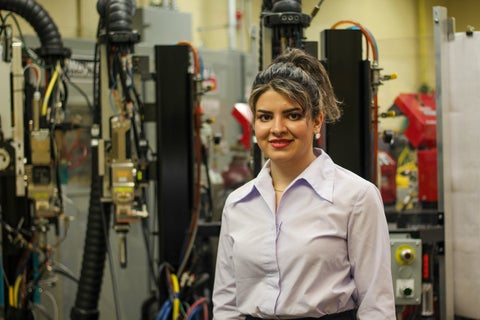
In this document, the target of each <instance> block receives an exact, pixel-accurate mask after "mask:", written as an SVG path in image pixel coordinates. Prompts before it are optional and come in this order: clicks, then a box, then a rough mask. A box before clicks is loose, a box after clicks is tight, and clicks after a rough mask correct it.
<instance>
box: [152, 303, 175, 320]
mask: <svg viewBox="0 0 480 320" xmlns="http://www.w3.org/2000/svg"><path fill="white" fill-rule="evenodd" d="M170 311H172V303H171V302H170V300H167V301H165V303H164V304H163V306H162V308H161V309H160V312H159V313H158V314H157V317H156V318H155V320H166V319H168V316H169V315H170Z"/></svg>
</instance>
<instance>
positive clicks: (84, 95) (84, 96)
mask: <svg viewBox="0 0 480 320" xmlns="http://www.w3.org/2000/svg"><path fill="white" fill-rule="evenodd" d="M63 76H64V77H65V79H66V82H67V83H68V84H69V85H71V86H72V88H74V89H75V90H77V92H78V93H80V95H81V96H82V97H83V98H84V99H85V102H86V103H87V106H88V109H90V111H91V112H93V105H92V103H91V102H90V99H89V98H88V95H87V93H86V92H85V91H84V90H83V89H82V88H80V87H79V86H78V85H77V84H76V83H75V82H72V80H71V79H70V77H68V75H66V74H64V75H63Z"/></svg>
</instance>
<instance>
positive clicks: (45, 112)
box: [42, 61, 61, 116]
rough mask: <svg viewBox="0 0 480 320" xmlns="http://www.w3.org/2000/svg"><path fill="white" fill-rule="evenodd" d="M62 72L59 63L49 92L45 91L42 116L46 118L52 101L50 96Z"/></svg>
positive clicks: (51, 80) (48, 88)
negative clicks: (49, 101) (49, 103)
mask: <svg viewBox="0 0 480 320" xmlns="http://www.w3.org/2000/svg"><path fill="white" fill-rule="evenodd" d="M60 70H61V67H60V61H57V65H56V67H55V71H54V72H53V75H52V79H50V82H49V83H48V87H47V90H46V91H45V97H44V99H43V105H42V116H45V115H46V114H47V107H48V100H49V99H50V95H51V94H52V91H53V87H54V86H55V83H56V82H57V78H58V75H59V74H60Z"/></svg>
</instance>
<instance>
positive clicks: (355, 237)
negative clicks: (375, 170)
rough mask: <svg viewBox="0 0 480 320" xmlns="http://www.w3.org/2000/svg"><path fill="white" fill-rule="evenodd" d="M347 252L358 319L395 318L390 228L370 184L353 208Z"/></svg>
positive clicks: (378, 319) (379, 201)
mask: <svg viewBox="0 0 480 320" xmlns="http://www.w3.org/2000/svg"><path fill="white" fill-rule="evenodd" d="M348 251H349V259H350V263H351V266H352V276H353V279H354V281H355V284H356V287H357V303H358V313H357V314H358V319H360V320H366V319H368V320H390V319H395V318H396V316H395V300H394V294H393V283H392V274H391V267H390V264H391V255H390V238H389V232H388V225H387V221H386V217H385V212H384V207H383V203H382V199H381V196H380V192H379V191H378V189H377V188H376V187H375V186H374V185H368V187H367V188H366V190H365V192H363V194H360V195H359V197H358V199H357V201H356V203H355V205H354V207H353V212H352V216H351V218H350V221H349V227H348Z"/></svg>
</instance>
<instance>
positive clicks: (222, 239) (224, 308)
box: [212, 209, 245, 320]
mask: <svg viewBox="0 0 480 320" xmlns="http://www.w3.org/2000/svg"><path fill="white" fill-rule="evenodd" d="M232 248H233V240H232V237H231V236H230V235H229V228H228V220H227V217H226V210H225V209H224V212H223V215H222V224H221V228H220V236H219V240H218V251H217V261H216V268H215V281H214V287H213V297H212V300H213V320H234V319H244V318H245V317H244V316H242V315H241V314H240V313H239V312H238V310H237V305H236V286H235V268H234V265H233V258H232V251H233V250H232Z"/></svg>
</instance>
